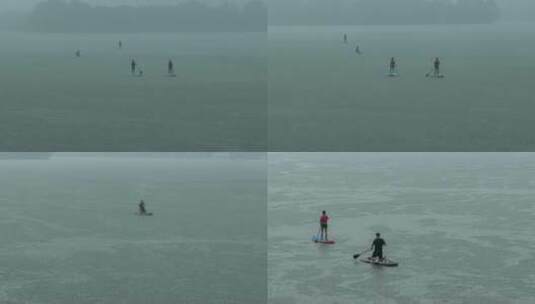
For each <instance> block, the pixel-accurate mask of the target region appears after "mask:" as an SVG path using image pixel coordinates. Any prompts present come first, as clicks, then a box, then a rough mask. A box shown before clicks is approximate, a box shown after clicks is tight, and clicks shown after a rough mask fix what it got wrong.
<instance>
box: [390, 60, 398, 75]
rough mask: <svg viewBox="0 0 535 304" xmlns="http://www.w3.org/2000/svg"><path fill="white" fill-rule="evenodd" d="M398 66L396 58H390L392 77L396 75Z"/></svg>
mask: <svg viewBox="0 0 535 304" xmlns="http://www.w3.org/2000/svg"><path fill="white" fill-rule="evenodd" d="M396 66H397V63H396V58H394V57H392V58H390V75H394V74H395V73H396Z"/></svg>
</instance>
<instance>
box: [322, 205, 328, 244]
mask: <svg viewBox="0 0 535 304" xmlns="http://www.w3.org/2000/svg"><path fill="white" fill-rule="evenodd" d="M328 223H329V216H327V212H326V211H325V210H323V211H322V212H321V216H320V241H327V240H328V238H327V227H328Z"/></svg>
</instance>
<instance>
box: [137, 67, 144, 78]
mask: <svg viewBox="0 0 535 304" xmlns="http://www.w3.org/2000/svg"><path fill="white" fill-rule="evenodd" d="M137 76H139V77H143V70H142V69H139V73H137Z"/></svg>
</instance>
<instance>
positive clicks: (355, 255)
mask: <svg viewBox="0 0 535 304" xmlns="http://www.w3.org/2000/svg"><path fill="white" fill-rule="evenodd" d="M370 250H371V249H370V248H368V249H366V250H364V251H363V252H361V253H357V254H354V255H353V259H355V260H356V259H358V258H359V257H360V256H361V255H363V254H365V253H366V252H368V251H370Z"/></svg>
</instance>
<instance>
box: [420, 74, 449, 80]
mask: <svg viewBox="0 0 535 304" xmlns="http://www.w3.org/2000/svg"><path fill="white" fill-rule="evenodd" d="M425 77H428V78H437V79H441V78H444V77H446V76H444V75H443V74H438V75H435V74H427V75H425Z"/></svg>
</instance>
